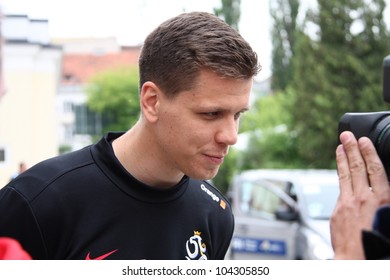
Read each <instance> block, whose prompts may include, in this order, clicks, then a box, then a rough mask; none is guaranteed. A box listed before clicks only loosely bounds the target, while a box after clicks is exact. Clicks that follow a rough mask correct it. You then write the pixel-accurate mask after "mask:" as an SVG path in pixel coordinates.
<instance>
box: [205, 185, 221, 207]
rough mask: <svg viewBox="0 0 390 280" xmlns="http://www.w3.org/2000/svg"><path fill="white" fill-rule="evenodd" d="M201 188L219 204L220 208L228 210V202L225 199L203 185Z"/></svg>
mask: <svg viewBox="0 0 390 280" xmlns="http://www.w3.org/2000/svg"><path fill="white" fill-rule="evenodd" d="M200 188H201V189H202V191H204V192H205V193H207V194H208V195H209V196H210V197H211V198H212V199H213V200H214V201H215V202H219V206H221V208H222V209H226V202H225V201H224V200H223V199H220V198H219V197H218V196H217V195H216V194H215V193H213V192H212V191H210V190H209V189H208V188H207V187H206V186H205V185H203V184H201V185H200Z"/></svg>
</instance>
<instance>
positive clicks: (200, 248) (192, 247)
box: [186, 231, 207, 260]
mask: <svg viewBox="0 0 390 280" xmlns="http://www.w3.org/2000/svg"><path fill="white" fill-rule="evenodd" d="M201 234H202V233H201V232H200V231H194V235H193V236H191V237H190V238H189V239H188V240H187V242H186V251H187V256H186V259H187V260H207V255H206V251H207V248H206V244H205V243H204V242H203V241H202V237H201Z"/></svg>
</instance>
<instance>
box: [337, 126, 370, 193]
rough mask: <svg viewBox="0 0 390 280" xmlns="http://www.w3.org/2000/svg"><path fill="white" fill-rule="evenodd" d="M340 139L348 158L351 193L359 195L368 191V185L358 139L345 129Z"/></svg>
mask: <svg viewBox="0 0 390 280" xmlns="http://www.w3.org/2000/svg"><path fill="white" fill-rule="evenodd" d="M340 141H341V143H342V145H343V148H344V151H345V153H346V156H347V159H348V165H349V172H350V177H351V185H352V192H353V194H354V195H359V194H362V193H366V192H368V191H369V186H370V185H369V181H368V176H367V170H366V164H365V162H364V159H363V157H362V155H361V153H360V150H359V146H358V141H357V140H356V138H355V136H354V135H353V134H352V133H351V132H349V131H345V132H343V133H342V134H341V135H340Z"/></svg>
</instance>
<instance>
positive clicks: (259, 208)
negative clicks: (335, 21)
mask: <svg viewBox="0 0 390 280" xmlns="http://www.w3.org/2000/svg"><path fill="white" fill-rule="evenodd" d="M272 188H278V186H273V185H270V184H268V183H266V182H264V181H258V182H245V183H244V184H242V186H241V194H240V196H241V197H240V200H241V203H240V205H241V211H243V212H244V213H247V214H250V215H253V216H259V217H261V218H266V219H275V212H276V210H277V209H279V208H280V207H281V206H282V205H284V203H283V200H282V199H281V198H280V197H279V196H278V195H277V194H276V193H275V192H273V191H272Z"/></svg>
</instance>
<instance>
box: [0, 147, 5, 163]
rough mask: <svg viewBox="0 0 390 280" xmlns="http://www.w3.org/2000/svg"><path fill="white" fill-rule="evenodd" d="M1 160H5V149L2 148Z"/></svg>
mask: <svg viewBox="0 0 390 280" xmlns="http://www.w3.org/2000/svg"><path fill="white" fill-rule="evenodd" d="M0 162H5V149H4V148H0Z"/></svg>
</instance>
